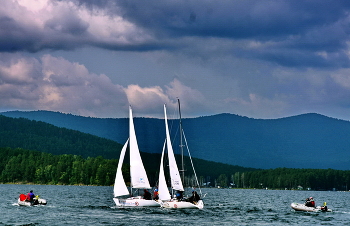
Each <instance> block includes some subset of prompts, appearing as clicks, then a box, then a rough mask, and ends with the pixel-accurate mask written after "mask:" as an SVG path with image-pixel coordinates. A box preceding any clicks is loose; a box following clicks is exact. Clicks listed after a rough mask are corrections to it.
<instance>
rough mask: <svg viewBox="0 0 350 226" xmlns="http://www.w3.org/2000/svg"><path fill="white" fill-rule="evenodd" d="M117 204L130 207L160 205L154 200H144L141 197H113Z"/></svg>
mask: <svg viewBox="0 0 350 226" xmlns="http://www.w3.org/2000/svg"><path fill="white" fill-rule="evenodd" d="M113 200H114V202H115V204H116V205H117V206H131V207H160V204H159V203H158V202H156V201H155V200H146V199H143V198H141V197H131V198H127V199H119V198H113Z"/></svg>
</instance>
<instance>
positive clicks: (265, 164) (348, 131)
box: [2, 109, 350, 170]
mask: <svg viewBox="0 0 350 226" xmlns="http://www.w3.org/2000/svg"><path fill="white" fill-rule="evenodd" d="M160 110H161V109H160ZM2 114H5V115H7V116H11V117H27V118H31V119H35V120H40V121H45V122H48V123H52V124H54V125H56V126H61V127H67V128H70V129H75V130H79V131H83V132H86V133H91V134H94V135H97V136H100V137H105V138H109V139H112V140H114V141H117V142H119V143H124V142H125V140H126V139H127V137H128V119H127V118H123V119H99V118H88V117H81V116H74V115H69V114H62V113H58V112H47V111H34V112H19V111H14V112H5V113H2ZM135 116H139V115H138V114H137V112H135ZM169 122H170V123H169V124H171V122H173V120H169ZM134 123H135V130H136V134H137V137H138V141H139V146H140V150H141V151H144V152H149V153H160V152H161V150H162V145H163V140H164V138H165V131H164V120H162V119H150V118H138V117H136V118H135V120H134ZM183 127H184V130H185V133H186V138H187V140H188V143H189V147H190V149H191V154H192V156H193V157H196V158H200V159H205V160H210V161H215V162H222V163H227V164H230V165H239V166H243V167H252V168H262V169H269V168H279V167H287V168H314V169H320V168H321V169H328V168H331V169H341V170H349V169H350V139H349V137H350V122H349V121H344V120H338V119H334V118H329V117H326V116H323V115H319V114H303V115H298V116H292V117H287V118H280V119H268V120H265V119H252V118H247V117H242V116H238V115H233V114H219V115H213V116H205V117H198V118H185V119H183ZM173 128H174V129H173V130H172V131H171V133H172V136H173V134H176V129H175V127H173ZM175 148H176V147H175ZM175 151H176V150H175ZM177 153H179V152H177Z"/></svg>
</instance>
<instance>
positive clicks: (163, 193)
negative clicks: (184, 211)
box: [158, 99, 204, 209]
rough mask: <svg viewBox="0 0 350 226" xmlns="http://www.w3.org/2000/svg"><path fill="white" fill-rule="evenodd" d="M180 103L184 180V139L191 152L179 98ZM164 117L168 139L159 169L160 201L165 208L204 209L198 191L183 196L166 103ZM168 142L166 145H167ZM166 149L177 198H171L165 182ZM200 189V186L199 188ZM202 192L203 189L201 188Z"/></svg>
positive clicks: (172, 184) (172, 183) (173, 188)
mask: <svg viewBox="0 0 350 226" xmlns="http://www.w3.org/2000/svg"><path fill="white" fill-rule="evenodd" d="M178 105H179V115H180V134H181V135H180V147H181V170H180V171H181V172H182V180H183V179H184V172H185V171H184V163H183V162H184V159H183V158H184V157H183V143H182V140H184V141H185V144H186V147H187V151H188V153H189V149H188V146H187V140H186V137H185V136H184V131H183V129H182V122H181V111H180V100H179V99H178ZM164 119H165V133H166V140H165V143H164V146H163V151H162V158H161V163H160V170H159V185H158V188H159V202H160V203H161V205H162V207H164V208H193V209H196V208H197V209H202V208H203V207H204V203H203V200H201V199H200V197H199V195H198V194H197V192H196V191H192V197H190V198H188V199H186V198H183V192H184V187H183V182H182V180H181V177H180V171H179V169H178V167H177V163H176V160H175V156H174V151H173V148H172V144H171V140H170V132H169V126H168V120H167V113H166V105H165V104H164ZM165 144H166V145H165ZM165 149H167V153H168V161H169V172H170V178H171V189H172V190H173V191H176V192H177V197H176V198H173V199H172V198H171V196H170V194H169V191H168V188H167V185H166V182H165V176H164V169H163V165H164V164H163V158H164V153H165ZM189 157H190V160H191V165H192V168H193V172H194V175H195V177H196V182H197V187H198V188H199V183H198V179H197V175H196V173H195V170H194V167H193V162H192V158H191V155H190V153H189ZM199 190H200V188H199ZM200 193H201V190H200Z"/></svg>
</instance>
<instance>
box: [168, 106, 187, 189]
mask: <svg viewBox="0 0 350 226" xmlns="http://www.w3.org/2000/svg"><path fill="white" fill-rule="evenodd" d="M164 117H165V132H166V143H167V149H168V158H169V170H170V178H171V187H172V189H174V190H178V191H184V188H183V186H182V181H181V177H180V173H179V169H178V168H177V164H176V161H175V156H174V150H173V147H172V145H171V140H170V133H169V128H168V119H167V114H166V106H165V104H164Z"/></svg>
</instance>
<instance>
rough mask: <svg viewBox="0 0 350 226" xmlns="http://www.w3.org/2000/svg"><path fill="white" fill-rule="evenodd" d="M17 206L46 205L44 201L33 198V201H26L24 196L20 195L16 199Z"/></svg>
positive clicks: (37, 197)
mask: <svg viewBox="0 0 350 226" xmlns="http://www.w3.org/2000/svg"><path fill="white" fill-rule="evenodd" d="M18 205H20V206H36V205H46V200H45V199H42V198H39V196H38V195H37V196H35V197H34V198H33V201H28V200H27V196H26V195H25V194H20V195H19V197H18Z"/></svg>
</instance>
